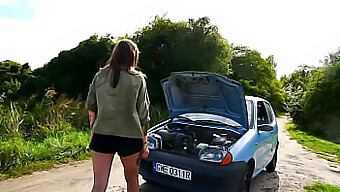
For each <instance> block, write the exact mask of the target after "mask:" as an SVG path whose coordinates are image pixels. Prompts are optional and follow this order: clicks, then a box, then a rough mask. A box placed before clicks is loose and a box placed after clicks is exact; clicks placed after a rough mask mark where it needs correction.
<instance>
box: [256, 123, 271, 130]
mask: <svg viewBox="0 0 340 192" xmlns="http://www.w3.org/2000/svg"><path fill="white" fill-rule="evenodd" d="M257 129H258V130H259V131H273V127H272V126H270V125H268V124H263V125H258V126H257Z"/></svg>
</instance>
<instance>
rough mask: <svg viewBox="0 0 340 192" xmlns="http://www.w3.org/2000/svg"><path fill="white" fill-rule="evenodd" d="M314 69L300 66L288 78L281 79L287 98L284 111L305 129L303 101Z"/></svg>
mask: <svg viewBox="0 0 340 192" xmlns="http://www.w3.org/2000/svg"><path fill="white" fill-rule="evenodd" d="M315 71H316V69H315V68H314V67H311V66H308V65H301V66H299V67H298V69H297V70H295V71H294V72H293V73H292V74H290V75H289V76H284V77H282V78H281V82H282V83H283V88H284V89H285V91H286V93H287V95H288V97H287V100H286V109H287V111H288V112H289V114H290V116H291V117H292V118H293V121H294V122H295V123H296V124H298V125H301V126H303V127H306V126H307V124H306V117H305V115H304V112H303V106H304V99H305V95H306V91H307V85H308V83H309V82H310V81H311V79H312V74H313V73H315Z"/></svg>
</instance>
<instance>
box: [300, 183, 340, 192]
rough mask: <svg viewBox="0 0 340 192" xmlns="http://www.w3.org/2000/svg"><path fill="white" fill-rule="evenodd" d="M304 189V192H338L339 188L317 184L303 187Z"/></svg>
mask: <svg viewBox="0 0 340 192" xmlns="http://www.w3.org/2000/svg"><path fill="white" fill-rule="evenodd" d="M304 189H305V191H306V192H340V187H336V186H332V185H325V184H322V183H319V182H317V183H313V184H312V185H307V186H304Z"/></svg>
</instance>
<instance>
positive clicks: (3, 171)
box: [0, 131, 90, 178]
mask: <svg viewBox="0 0 340 192" xmlns="http://www.w3.org/2000/svg"><path fill="white" fill-rule="evenodd" d="M89 140H90V133H89V131H86V132H83V131H73V132H70V133H60V134H56V135H55V136H51V137H48V138H45V139H43V140H42V141H37V140H25V139H23V138H19V137H13V138H9V139H7V140H4V141H0V177H3V178H7V177H11V176H19V175H21V174H24V173H29V172H32V171H34V170H42V169H46V168H50V167H53V164H55V163H60V162H61V163H66V162H69V161H72V160H81V159H85V158H87V157H89V150H88V149H87V147H88V143H89Z"/></svg>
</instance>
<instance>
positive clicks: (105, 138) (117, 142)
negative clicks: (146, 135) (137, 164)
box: [90, 133, 143, 157]
mask: <svg viewBox="0 0 340 192" xmlns="http://www.w3.org/2000/svg"><path fill="white" fill-rule="evenodd" d="M90 149H91V150H93V151H96V152H100V153H113V154H115V153H116V152H117V153H118V155H119V156H120V157H126V156H129V155H133V154H135V153H138V152H140V151H141V150H142V149H143V139H137V138H128V137H119V136H113V135H102V134H97V133H94V134H93V136H92V139H91V143H90Z"/></svg>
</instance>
